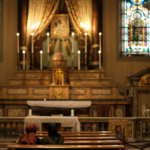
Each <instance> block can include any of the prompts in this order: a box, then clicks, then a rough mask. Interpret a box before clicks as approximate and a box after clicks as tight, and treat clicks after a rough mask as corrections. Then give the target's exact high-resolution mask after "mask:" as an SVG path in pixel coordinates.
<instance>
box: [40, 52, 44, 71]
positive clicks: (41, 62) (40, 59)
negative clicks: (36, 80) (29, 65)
mask: <svg viewBox="0 0 150 150" xmlns="http://www.w3.org/2000/svg"><path fill="white" fill-rule="evenodd" d="M42 54H43V51H42V50H41V51H40V69H41V70H42Z"/></svg>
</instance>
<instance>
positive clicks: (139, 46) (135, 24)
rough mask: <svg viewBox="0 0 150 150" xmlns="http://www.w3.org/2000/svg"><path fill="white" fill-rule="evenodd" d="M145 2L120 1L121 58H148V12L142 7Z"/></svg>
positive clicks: (149, 30) (149, 39) (149, 14)
mask: <svg viewBox="0 0 150 150" xmlns="http://www.w3.org/2000/svg"><path fill="white" fill-rule="evenodd" d="M147 1H148V0H122V1H121V5H122V6H121V7H122V11H121V18H122V19H121V21H122V23H121V30H122V32H121V34H122V39H121V40H122V44H121V45H122V48H121V49H122V50H121V55H122V56H127V55H129V54H130V55H136V56H142V55H148V56H150V11H149V10H148V9H147V8H144V7H143V5H144V4H145V3H147Z"/></svg>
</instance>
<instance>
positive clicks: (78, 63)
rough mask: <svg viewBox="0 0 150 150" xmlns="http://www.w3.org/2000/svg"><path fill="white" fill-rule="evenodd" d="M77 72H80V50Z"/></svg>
mask: <svg viewBox="0 0 150 150" xmlns="http://www.w3.org/2000/svg"><path fill="white" fill-rule="evenodd" d="M78 70H80V50H78Z"/></svg>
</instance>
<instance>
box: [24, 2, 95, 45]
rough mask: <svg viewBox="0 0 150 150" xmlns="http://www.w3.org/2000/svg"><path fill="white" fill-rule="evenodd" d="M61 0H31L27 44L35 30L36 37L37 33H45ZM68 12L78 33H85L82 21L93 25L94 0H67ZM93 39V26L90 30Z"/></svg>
mask: <svg viewBox="0 0 150 150" xmlns="http://www.w3.org/2000/svg"><path fill="white" fill-rule="evenodd" d="M59 2H60V0H29V13H28V23H27V46H28V45H29V41H30V40H29V39H30V35H31V32H34V37H35V36H36V35H37V34H44V33H45V32H46V29H47V27H48V26H49V24H50V23H51V21H52V18H53V16H54V14H55V11H56V9H57V8H58V4H59ZM65 3H66V6H67V10H68V14H69V16H70V18H71V21H72V23H73V26H74V29H75V30H76V33H77V34H78V35H79V34H84V32H87V31H85V29H84V28H83V27H81V25H80V23H83V24H85V25H88V26H90V27H91V25H92V0H65ZM38 22H39V25H38V26H37V27H35V28H34V29H32V30H31V26H32V25H34V24H36V23H38ZM88 34H89V36H90V39H91V28H90V29H89V31H88Z"/></svg>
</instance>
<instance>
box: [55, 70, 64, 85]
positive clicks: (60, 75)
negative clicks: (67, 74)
mask: <svg viewBox="0 0 150 150" xmlns="http://www.w3.org/2000/svg"><path fill="white" fill-rule="evenodd" d="M62 73H63V72H62V71H61V69H58V71H57V75H56V79H57V85H62Z"/></svg>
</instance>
